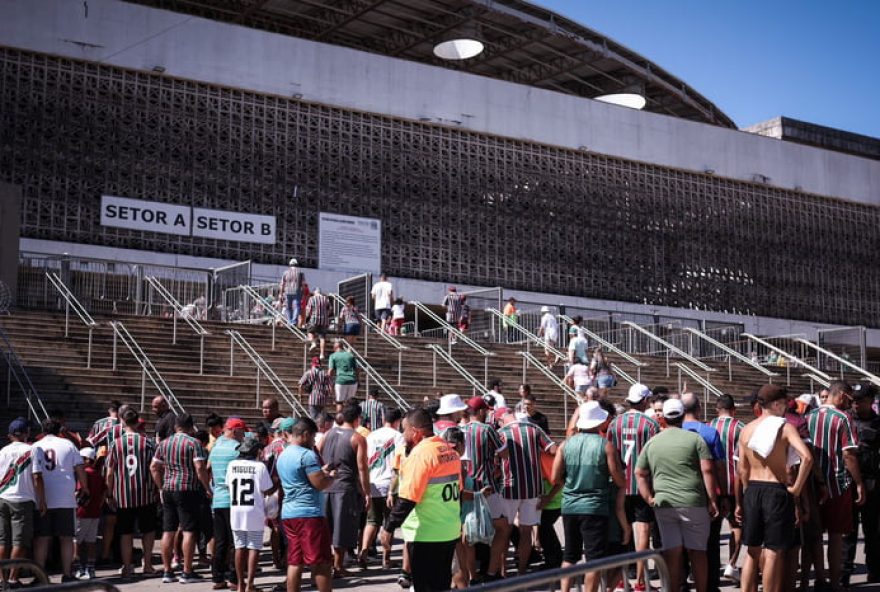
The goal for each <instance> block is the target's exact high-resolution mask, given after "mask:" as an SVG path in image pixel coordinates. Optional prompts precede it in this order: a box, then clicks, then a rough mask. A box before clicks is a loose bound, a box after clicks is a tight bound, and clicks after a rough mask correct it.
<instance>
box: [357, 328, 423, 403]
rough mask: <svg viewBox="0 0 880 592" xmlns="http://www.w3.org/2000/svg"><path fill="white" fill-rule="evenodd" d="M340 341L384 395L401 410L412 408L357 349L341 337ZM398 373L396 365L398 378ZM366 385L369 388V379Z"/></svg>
mask: <svg viewBox="0 0 880 592" xmlns="http://www.w3.org/2000/svg"><path fill="white" fill-rule="evenodd" d="M341 341H342V343H343V344H344V345H345V347H346V349H348V351H349V352H351V354H352V355H353V356H354V357H355V359H356V360H357V361H358V365H359V366H360V367H361V368H363V370H364V372H365V373H366V374H367V377H368V378H372V379H373V382H375V383H376V384H378V385H379V388H380V389H382V391H383V392H384V393H385V394H386V395H388V397H389V398H390V399H391V400H392V401H394V403H395V404H396V405H397V406H398V407H399V408H400V409H402V410H403V411H407V410H409V409H412V405H410V404H409V403H408V402H407V401H406V399H404V398H403V397H401V396H400V393H398V392H397V391H396V390H394V387H392V386H391V385H390V384H388V381H387V380H385V378H384V377H383V376H382V375H381V374H379V372H378V371H377V370H376V369H375V368H373V366H372V365H371V364H370V363H369V362H368V361H367V359H366V358H365V357H364V356H362V355H361V353H360V352H359V351H358V350H357V349H355V348H354V346H353V345H351V344H350V343H349V342H348V341H346V340H345V339H342V340H341ZM399 373H400V366H399V365H398V380H399V376H400V374H399ZM367 385H368V386H367V388H368V389H369V380H368V381H367Z"/></svg>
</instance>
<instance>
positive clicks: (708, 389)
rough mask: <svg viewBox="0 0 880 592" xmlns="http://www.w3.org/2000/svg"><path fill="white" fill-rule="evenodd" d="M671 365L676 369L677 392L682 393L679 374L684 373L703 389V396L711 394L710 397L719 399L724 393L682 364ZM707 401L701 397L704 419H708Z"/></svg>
mask: <svg viewBox="0 0 880 592" xmlns="http://www.w3.org/2000/svg"><path fill="white" fill-rule="evenodd" d="M673 365H674V366H675V367H676V368H678V391H679V392H682V390H683V383H682V380H681V374H682V373H684V374H687V375H688V376H689V377H690V378H692V379H694V380H695V381H697V384H699V385H700V386H702V387H703V393H704V394H705V395H708V394H712V395H715V396H716V397H720V396H721V395H723V394H724V391H722V390H721V389H719V388H718V387H716V386H715V385H714V384H712V383H711V382H709V379H708V378H703V377H702V376H700V375H699V374H697V373H696V372H695V371H694V370H693V369H691V368H688V367H687V366H686V365H684V364H683V363H681V362H675V363H674V364H673ZM708 399H709V397H707V396H705V397H703V413H704V417H708V415H709V401H708Z"/></svg>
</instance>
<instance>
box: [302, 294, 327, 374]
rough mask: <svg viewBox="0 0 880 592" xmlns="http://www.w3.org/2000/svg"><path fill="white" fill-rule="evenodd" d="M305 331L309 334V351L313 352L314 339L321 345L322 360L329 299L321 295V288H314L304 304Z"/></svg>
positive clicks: (322, 357)
mask: <svg viewBox="0 0 880 592" xmlns="http://www.w3.org/2000/svg"><path fill="white" fill-rule="evenodd" d="M306 319H308V320H307V321H306V331H307V332H308V334H309V343H310V344H311V345H309V351H313V350H314V349H315V348H316V347H318V346H317V345H315V339H318V340H319V341H320V343H321V355H320V358H321V359H322V360H323V359H324V345H325V342H326V340H327V339H326V338H327V327H328V325H330V299H329V298H327V297H326V296H324V295H323V294H322V293H321V288H315V291H314V292H313V293H312V295H311V296H310V297H309V301H308V302H307V303H306Z"/></svg>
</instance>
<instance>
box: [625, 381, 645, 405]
mask: <svg viewBox="0 0 880 592" xmlns="http://www.w3.org/2000/svg"><path fill="white" fill-rule="evenodd" d="M650 396H651V389H649V388H648V387H646V386H645V385H643V384H640V383H638V382H637V383H635V384H634V385H632V386H631V387H629V394H628V395H627V396H626V400H627V401H629V402H630V403H641V402H642V401H644V400H645V399H647V398H648V397H650Z"/></svg>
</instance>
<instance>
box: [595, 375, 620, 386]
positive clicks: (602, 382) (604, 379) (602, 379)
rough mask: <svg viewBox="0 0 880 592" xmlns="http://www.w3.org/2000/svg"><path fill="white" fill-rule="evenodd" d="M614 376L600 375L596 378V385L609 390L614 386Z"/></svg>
mask: <svg viewBox="0 0 880 592" xmlns="http://www.w3.org/2000/svg"><path fill="white" fill-rule="evenodd" d="M614 382H615V381H614V376H612V375H611V374H600V375H599V376H597V377H596V384H597V385H598V386H599V388H611V387H613V386H614Z"/></svg>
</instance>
